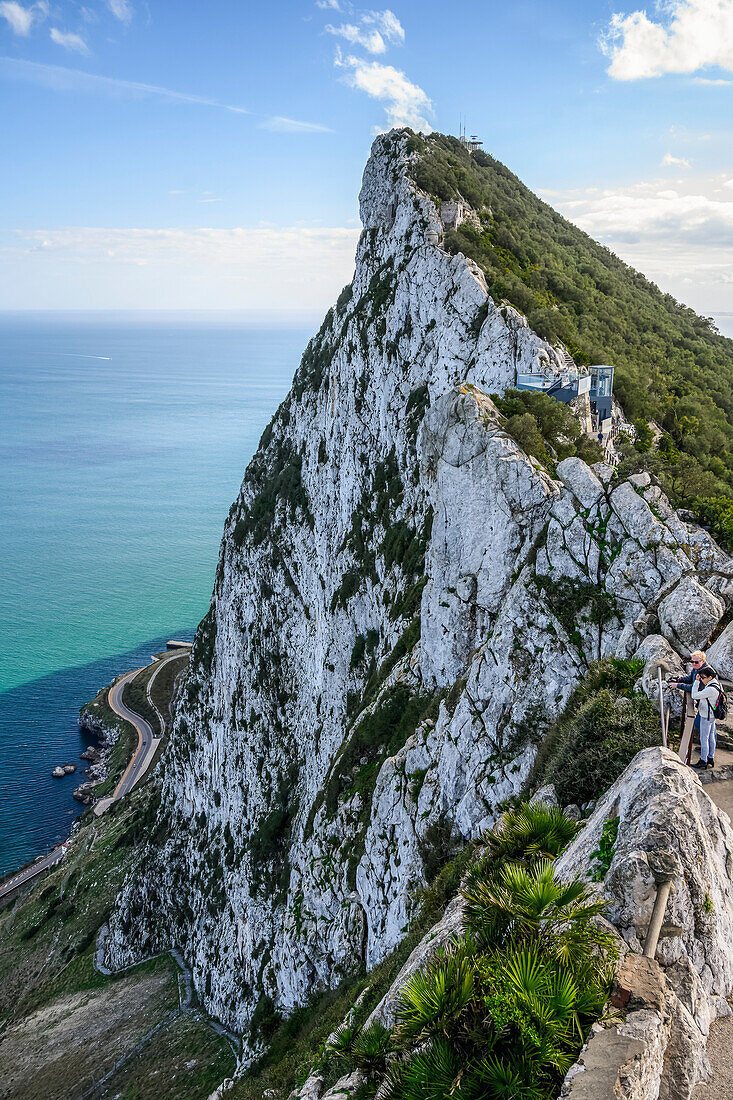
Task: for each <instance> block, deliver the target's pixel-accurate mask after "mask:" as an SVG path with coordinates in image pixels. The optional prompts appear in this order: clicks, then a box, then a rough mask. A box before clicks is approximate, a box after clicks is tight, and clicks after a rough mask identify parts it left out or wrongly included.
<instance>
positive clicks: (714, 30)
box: [601, 0, 733, 80]
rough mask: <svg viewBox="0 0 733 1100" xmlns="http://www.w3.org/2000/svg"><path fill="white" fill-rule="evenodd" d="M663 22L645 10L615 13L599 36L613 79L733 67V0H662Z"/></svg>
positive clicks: (659, 5) (636, 78) (633, 78)
mask: <svg viewBox="0 0 733 1100" xmlns="http://www.w3.org/2000/svg"><path fill="white" fill-rule="evenodd" d="M657 6H658V8H659V9H660V13H663V15H665V16H666V18H665V19H664V20H660V21H655V20H653V19H650V18H649V17H648V15H647V13H646V11H643V10H642V11H634V12H632V13H631V14H630V15H626V14H624V13H620V12H617V13H616V14H614V15H613V16H612V17H611V22H610V23H609V25H608V28H607V30H606V32H605V34H604V35H603V37H602V39H601V48H602V49H603V50H604V52H605V53H606V54H607V56H608V57H610V59H611V64H610V66H609V68H608V73H609V75H610V76H612V77H613V78H614V79H616V80H640V79H642V78H645V77H653V76H663V75H664V74H665V73H694V72H696V71H697V70H698V69H703V68H706V67H707V66H709V65H717V66H720V68H723V69H731V70H733V0H664V3H660V4H658V5H657Z"/></svg>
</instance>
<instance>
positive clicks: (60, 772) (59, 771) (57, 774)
mask: <svg viewBox="0 0 733 1100" xmlns="http://www.w3.org/2000/svg"><path fill="white" fill-rule="evenodd" d="M51 775H52V776H53V777H54V779H63V778H64V776H65V775H66V772H65V771H64V769H63V768H62V767H61V765H60V764H57V765H56V767H55V768H54V769H53V771H52V772H51Z"/></svg>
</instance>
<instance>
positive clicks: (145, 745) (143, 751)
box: [0, 650, 188, 900]
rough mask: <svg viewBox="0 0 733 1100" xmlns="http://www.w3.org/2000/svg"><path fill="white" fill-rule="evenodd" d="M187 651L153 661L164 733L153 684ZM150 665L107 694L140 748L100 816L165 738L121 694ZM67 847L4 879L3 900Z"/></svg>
mask: <svg viewBox="0 0 733 1100" xmlns="http://www.w3.org/2000/svg"><path fill="white" fill-rule="evenodd" d="M186 653H188V650H184V651H181V650H176V651H175V652H174V653H172V654H171V655H170V657H163V658H161V659H160V660H159V661H155V662H154V663H155V664H156V665H157V668H156V670H155V672H154V673H153V675H152V676H151V677H150V680H149V682H148V690H147V696H148V700H149V702H150V704H151V706H152V707H153V709H154V710H155V713H156V714H157V716H158V720H159V721H160V723H161V733H162V732H163V729H164V725H165V723H164V720H163V716H162V715H161V713H160V711H159V710H158V708H157V706H156V705H155V703H154V702H153V700H152V698H151V696H150V687H151V685H152V683H153V680H154V679H155V677H156V676H157V675H158V672H159V671H160V669H161V668H162V666H163V665H165V664H168V662H169V661H175V660H178V659H180V658H181V657H183V656H184V655H185V654H186ZM149 667H150V666H149V665H144V666H143V668H134V669H133V670H132V671H131V672H126V673H125V675H124V676H121V677H120V678H119V680H117V681H116V682H115V683H114V684H113V685H112V687H111V688H110V689H109V692H108V694H107V699H108V702H109V705H110V707H111V708H112V710H113V711H114V712H115V714H118V715H119V716H120V718H124V719H125V721H127V722H129V723H130V725H132V726H134V727H135V729H136V730H137V738H138V741H137V748H136V749H135V752H134V753H133V754H132V759H131V760H130V763H129V764H128V765H127V767H126V768H125V771H124V773H123V775H122V778H121V779H120V781H119V783H118V784H117V787H116V788H115V791H114V794H112V795H111V796H110V797H108V798H101V799H100V800H99V802H97V803H96V804H95V806H94V813H95V814H96V815H97V816H99V815H100V814H103V813H104V811H105V810H106V809H107V807H108V806H109V805H111V803H112V802H115V801H116V800H117V799H118V798H123V797H124V796H125V795H126V794H129V793H130V791H131V790H132V789H133V787H135V786H136V784H137V783H139V781H140V780H141V779H142V778H143V776H144V775H145V773H146V772H147V770H148V768H149V767H150V764H151V763H152V760H153V757H154V756H155V752H156V750H157V748H158V745H159V744H160V742H161V740H162V737H156V736H155V734H154V733H153V729H152V726H151V725H150V723H149V722H148V720H147V719H146V718H143V716H142V715H141V714H138V713H137V712H136V711H134V710H131V709H130V707H128V706H126V705H125V703H123V701H122V693H123V691H124V689H125V686H126V685H127V684H129V683H130V681H131V680H134V679H135V677H136V676H137V675H138V674H139V673H141V672H142V671H143V669H144V668H149ZM67 846H68V842H64V843H63V844H59V845H57V846H56V847H55V848H52V849H51V851H50V852H48V853H47V854H46V855H45V856H41V857H40V858H39V859H37V860H36V861H35V863H32V864H31V865H30V866H29V867H26V868H24V869H23V870H22V871H18V873H17V874H15V875H12V876H11V878H9V879H7V880H6V881H5V882H3V883H2V884H1V885H0V900H2V898H4V897H6V896H7V895H8V894H12V893H13V891H15V890H17V889H18V888H19V887H20V886H23V885H24V883H26V882H30V881H31V879H34V878H35V877H36V875H40V874H42V872H43V871H47V870H48V869H49V868H50V867H55V866H56V864H57V863H60V862H61V860H62V859H63V858H64V855H65V853H66V848H67Z"/></svg>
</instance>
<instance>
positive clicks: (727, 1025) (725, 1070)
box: [692, 1016, 733, 1100]
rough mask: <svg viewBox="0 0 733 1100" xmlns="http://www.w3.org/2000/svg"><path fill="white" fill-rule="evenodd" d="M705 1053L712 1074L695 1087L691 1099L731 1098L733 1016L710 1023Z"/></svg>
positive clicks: (732, 1085) (732, 1079)
mask: <svg viewBox="0 0 733 1100" xmlns="http://www.w3.org/2000/svg"><path fill="white" fill-rule="evenodd" d="M707 1055H708V1058H709V1059H710V1067H711V1069H712V1071H713V1076H712V1077H711V1078H710V1080H709V1081H703V1082H701V1083H700V1084H699V1085H697V1087H696V1088H695V1091H694V1092H693V1094H692V1100H731V1096H732V1095H733V1017H732V1016H724V1017H723V1018H722V1019H721V1020H714V1021H713V1023H712V1024H711V1025H710V1034H709V1036H708V1045H707Z"/></svg>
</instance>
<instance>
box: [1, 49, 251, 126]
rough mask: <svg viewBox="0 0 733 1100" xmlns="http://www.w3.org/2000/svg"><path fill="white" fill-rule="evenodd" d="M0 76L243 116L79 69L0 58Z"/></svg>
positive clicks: (214, 103) (211, 102)
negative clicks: (186, 104) (210, 108)
mask: <svg viewBox="0 0 733 1100" xmlns="http://www.w3.org/2000/svg"><path fill="white" fill-rule="evenodd" d="M0 76H6V77H10V78H11V79H14V80H26V81H29V82H30V83H31V84H40V85H42V86H43V87H45V88H53V89H54V90H55V91H65V92H69V91H71V92H79V91H81V92H90V93H91V94H93V95H100V94H102V95H112V96H131V97H133V98H136V99H139V98H142V97H145V96H157V97H160V98H161V99H165V100H168V101H169V102H170V103H198V104H200V105H201V106H203V107H221V108H222V109H223V110H225V111H233V112H234V113H235V114H238V115H247V114H249V111H247V110H246V109H245V108H244V107H236V106H233V105H232V104H230V103H220V102H219V100H217V99H208V98H207V97H206V96H200V95H192V94H190V93H188V92H174V91H172V89H170V88H161V87H160V86H159V85H157V84H143V83H141V82H139V81H137V80H118V79H116V78H115V77H110V76H97V75H96V74H94V73H86V72H84V71H83V70H81V69H67V68H65V67H64V66H63V65H43V64H41V63H40V62H38V61H21V60H19V59H18V58H14V57H2V56H0Z"/></svg>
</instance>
